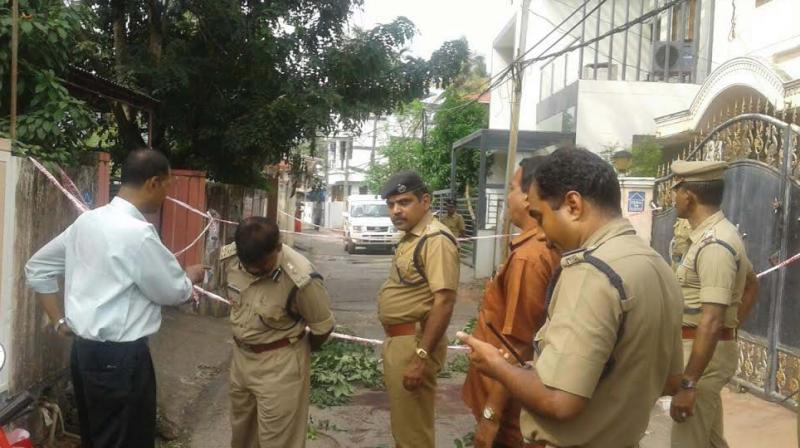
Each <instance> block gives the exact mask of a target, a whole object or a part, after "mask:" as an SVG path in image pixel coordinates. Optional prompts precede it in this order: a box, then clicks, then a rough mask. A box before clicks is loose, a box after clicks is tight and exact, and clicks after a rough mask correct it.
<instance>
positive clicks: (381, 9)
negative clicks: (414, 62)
mask: <svg viewBox="0 0 800 448" xmlns="http://www.w3.org/2000/svg"><path fill="white" fill-rule="evenodd" d="M511 13H512V11H511V0H364V5H363V6H362V8H361V10H356V11H355V13H354V14H353V16H352V18H351V21H350V23H351V24H352V25H355V26H358V27H361V28H371V27H372V26H374V25H375V24H377V23H387V22H391V21H392V20H394V19H395V18H396V17H398V16H405V17H408V18H409V19H410V20H411V21H412V22H414V24H415V25H416V26H417V30H418V32H417V36H416V37H415V38H414V41H413V42H412V43H411V47H410V50H411V52H412V53H414V55H416V56H420V57H424V58H428V57H430V55H431V53H432V52H433V51H435V50H436V49H437V48H439V46H440V45H441V44H442V43H443V42H445V41H448V40H453V39H458V38H460V37H462V36H464V37H466V38H467V41H468V42H469V46H470V49H472V50H473V51H476V52H477V53H478V54H482V55H484V56H485V57H486V61H487V63H488V62H489V61H490V60H491V48H492V41H493V40H494V38H495V36H496V35H497V34H498V33H499V32H500V30H501V28H502V24H503V22H504V21H505V20H506V19H508V18H510V17H511Z"/></svg>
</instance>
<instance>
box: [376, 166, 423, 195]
mask: <svg viewBox="0 0 800 448" xmlns="http://www.w3.org/2000/svg"><path fill="white" fill-rule="evenodd" d="M425 188H427V187H426V186H425V182H423V181H422V178H421V177H419V174H417V173H415V172H414V171H401V172H399V173H397V174H395V175H393V176H392V177H390V178H389V180H387V181H386V183H385V184H383V188H381V197H382V198H383V199H387V198H388V197H389V196H394V195H396V194H403V193H410V192H412V191H417V190H422V189H425Z"/></svg>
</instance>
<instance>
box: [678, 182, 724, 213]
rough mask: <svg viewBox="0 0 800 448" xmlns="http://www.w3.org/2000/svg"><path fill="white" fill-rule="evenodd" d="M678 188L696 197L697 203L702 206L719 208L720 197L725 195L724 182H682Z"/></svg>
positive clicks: (720, 203)
mask: <svg viewBox="0 0 800 448" xmlns="http://www.w3.org/2000/svg"><path fill="white" fill-rule="evenodd" d="M678 188H682V189H685V190H686V191H689V192H691V193H693V194H694V195H695V197H697V201H698V202H699V203H700V204H702V205H709V206H711V207H720V206H721V205H722V195H723V193H725V181H724V180H722V179H719V180H708V181H703V182H684V183H682V184H680V185H678Z"/></svg>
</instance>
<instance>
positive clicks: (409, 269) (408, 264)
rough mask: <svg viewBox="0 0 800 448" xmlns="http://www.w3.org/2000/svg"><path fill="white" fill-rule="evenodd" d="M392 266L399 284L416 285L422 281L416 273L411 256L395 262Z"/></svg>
mask: <svg viewBox="0 0 800 448" xmlns="http://www.w3.org/2000/svg"><path fill="white" fill-rule="evenodd" d="M394 265H395V270H396V271H397V274H398V275H399V276H400V278H399V280H400V281H401V282H407V283H416V282H419V281H420V280H422V276H421V275H420V273H419V272H417V269H416V268H415V266H414V259H413V257H412V256H410V255H409V256H408V257H402V258H401V259H398V260H395V262H394Z"/></svg>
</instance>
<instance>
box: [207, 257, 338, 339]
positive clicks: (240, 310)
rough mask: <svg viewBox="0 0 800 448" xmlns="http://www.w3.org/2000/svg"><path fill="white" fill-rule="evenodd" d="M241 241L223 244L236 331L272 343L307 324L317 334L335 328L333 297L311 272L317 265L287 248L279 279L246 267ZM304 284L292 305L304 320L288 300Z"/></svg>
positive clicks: (237, 334)
mask: <svg viewBox="0 0 800 448" xmlns="http://www.w3.org/2000/svg"><path fill="white" fill-rule="evenodd" d="M235 254H236V246H235V244H229V245H228V246H225V247H224V248H223V249H222V252H221V254H220V259H221V260H227V266H226V271H227V272H226V273H227V287H226V291H227V295H228V300H231V301H232V302H233V307H232V309H231V323H232V324H233V336H234V337H235V338H236V339H238V340H239V341H241V342H244V343H247V344H268V343H270V342H275V341H278V340H281V339H285V338H290V339H291V338H299V337H301V336H302V334H303V331H304V329H305V327H306V326H308V327H309V329H310V330H311V333H312V334H315V335H323V334H327V333H328V332H330V331H331V330H332V329H333V326H334V319H333V314H332V313H331V310H330V297H328V291H327V290H326V289H325V286H323V284H322V281H321V280H319V279H316V278H312V277H311V276H310V274H311V273H313V272H314V266H313V265H312V264H311V262H309V261H308V259H306V258H305V257H304V256H302V255H300V254H299V253H297V251H295V250H294V249H292V248H291V247H289V246H286V245H284V246H283V248H282V249H281V252H280V256H279V261H278V265H279V266H280V269H281V270H282V273H281V274H280V276H278V277H277V281H276V280H273V277H272V276H271V275H264V276H260V277H257V276H254V275H252V274H250V273H249V272H247V271H246V270H245V269H244V267H242V265H241V263H239V260H238V259H237V258H235V257H233V255H235ZM295 287H297V288H298V291H297V295H296V296H295V303H294V304H290V307H291V308H292V309H293V310H294V312H295V313H297V314H299V315H300V316H301V317H302V319H301V320H300V321H297V320H296V319H294V318H292V317H291V316H290V315H289V313H288V312H287V310H286V306H287V299H288V298H289V295H290V293H291V291H292V289H294V288H295Z"/></svg>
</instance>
